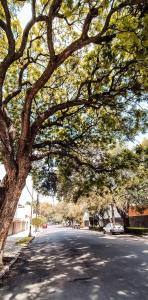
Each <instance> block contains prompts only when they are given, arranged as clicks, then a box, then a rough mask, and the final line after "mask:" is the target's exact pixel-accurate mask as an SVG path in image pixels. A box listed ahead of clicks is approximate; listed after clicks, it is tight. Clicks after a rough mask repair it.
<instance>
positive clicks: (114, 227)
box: [103, 223, 124, 234]
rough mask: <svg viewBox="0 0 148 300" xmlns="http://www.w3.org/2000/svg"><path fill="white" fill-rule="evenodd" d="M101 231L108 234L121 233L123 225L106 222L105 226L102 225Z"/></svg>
mask: <svg viewBox="0 0 148 300" xmlns="http://www.w3.org/2000/svg"><path fill="white" fill-rule="evenodd" d="M103 232H104V233H110V234H114V233H123V232H124V227H123V226H122V225H121V224H113V223H108V224H107V225H106V226H104V227H103Z"/></svg>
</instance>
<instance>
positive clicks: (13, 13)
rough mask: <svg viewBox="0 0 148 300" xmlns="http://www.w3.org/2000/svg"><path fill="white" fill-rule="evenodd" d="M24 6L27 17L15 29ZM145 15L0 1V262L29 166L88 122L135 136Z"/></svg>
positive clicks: (120, 6) (131, 6) (63, 151)
mask: <svg viewBox="0 0 148 300" xmlns="http://www.w3.org/2000/svg"><path fill="white" fill-rule="evenodd" d="M25 2H27V3H30V10H31V13H32V17H31V19H30V20H29V21H28V23H27V25H26V26H25V28H24V29H23V28H22V26H21V20H20V19H19V11H20V10H21V8H22V6H23V5H24V3H25ZM145 11H146V6H145V5H143V3H141V1H135V0H128V1H126V0H125V1H118V0H113V1H106V0H105V1H89V0H88V1H84V0H81V1H80V0H76V1H72V0H70V1H66V0H48V1H47V0H40V1H36V0H30V1H15V0H14V1H13V0H1V1H0V16H1V19H0V28H1V33H0V35H1V44H0V50H1V51H0V55H1V57H0V60H1V63H0V147H1V158H2V161H3V164H4V165H5V169H6V176H5V177H4V179H3V181H2V182H1V193H0V194H1V199H0V204H1V206H0V252H1V257H2V252H3V247H4V244H5V240H6V237H7V233H8V229H9V225H10V223H11V221H12V219H13V217H14V213H15V210H16V206H17V203H18V200H19V197H20V195H21V192H22V189H23V187H24V185H25V180H26V177H27V175H28V173H29V172H30V170H31V166H32V162H33V161H35V160H39V159H42V158H44V157H45V156H47V155H48V156H51V155H59V157H60V158H61V157H63V156H64V155H68V154H69V153H68V151H67V149H69V146H70V144H71V143H72V140H74V142H75V139H76V136H75V133H76V132H78V131H79V137H80V136H82V133H83V131H85V130H86V131H87V130H89V129H88V128H89V127H90V124H91V119H95V118H96V120H97V118H98V123H99V120H102V123H101V126H100V131H101V127H102V128H103V124H104V127H105V126H106V125H105V124H106V123H107V122H108V120H109V122H110V126H111V127H112V126H113V128H114V130H115V131H116V132H118V133H119V132H120V130H119V129H120V128H121V127H122V131H124V128H126V129H127V131H128V132H130V130H131V131H132V133H134V132H135V130H136V128H137V127H136V126H138V120H140V118H141V115H142V112H141V111H139V109H137V106H136V105H137V104H136V103H137V101H139V102H140V100H141V99H142V96H141V94H142V92H143V89H144V86H143V82H145V70H144V63H143V61H142V59H141V57H142V56H144V57H145ZM90 45H95V46H90ZM94 57H95V58H94ZM89 108H90V109H89ZM93 110H94V112H95V113H94V115H93ZM97 110H99V111H100V113H99V114H98V115H97ZM124 110H126V113H123V112H124ZM87 114H88V117H87ZM130 114H131V116H130V122H128V118H127V116H128V115H130ZM135 117H136V121H135ZM71 120H72V121H73V122H72V124H73V127H72V126H71V125H70V122H71ZM100 122H101V121H100ZM81 123H82V124H83V130H82V132H81V130H79V128H80V129H81ZM92 125H93V124H92ZM96 125H97V122H96V121H95V126H96ZM129 129H130V130H129ZM73 145H74V144H73Z"/></svg>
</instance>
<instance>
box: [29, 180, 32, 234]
mask: <svg viewBox="0 0 148 300" xmlns="http://www.w3.org/2000/svg"><path fill="white" fill-rule="evenodd" d="M32 213H33V186H32V193H31V211H30V227H29V234H28V236H32Z"/></svg>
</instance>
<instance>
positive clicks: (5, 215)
mask: <svg viewBox="0 0 148 300" xmlns="http://www.w3.org/2000/svg"><path fill="white" fill-rule="evenodd" d="M27 165H28V164H27V162H26V161H24V163H23V164H22V163H21V170H20V172H18V174H17V175H14V174H16V172H15V170H14V172H12V176H11V178H8V180H7V181H6V182H5V187H3V192H4V193H3V195H1V199H2V202H1V207H0V264H2V263H3V261H2V260H3V252H4V246H5V242H6V238H7V235H8V231H9V227H10V225H11V223H12V221H13V218H14V215H15V211H16V208H17V204H18V201H19V198H20V196H21V193H22V190H23V188H24V186H25V182H26V178H27V175H28V173H29V169H28V167H27ZM1 192H2V191H1Z"/></svg>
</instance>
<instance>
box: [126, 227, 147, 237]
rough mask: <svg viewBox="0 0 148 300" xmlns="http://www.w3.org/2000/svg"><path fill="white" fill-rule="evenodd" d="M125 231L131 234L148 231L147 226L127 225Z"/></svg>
mask: <svg viewBox="0 0 148 300" xmlns="http://www.w3.org/2000/svg"><path fill="white" fill-rule="evenodd" d="M127 232H128V233H132V234H139V235H141V234H144V233H148V228H145V227H127Z"/></svg>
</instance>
